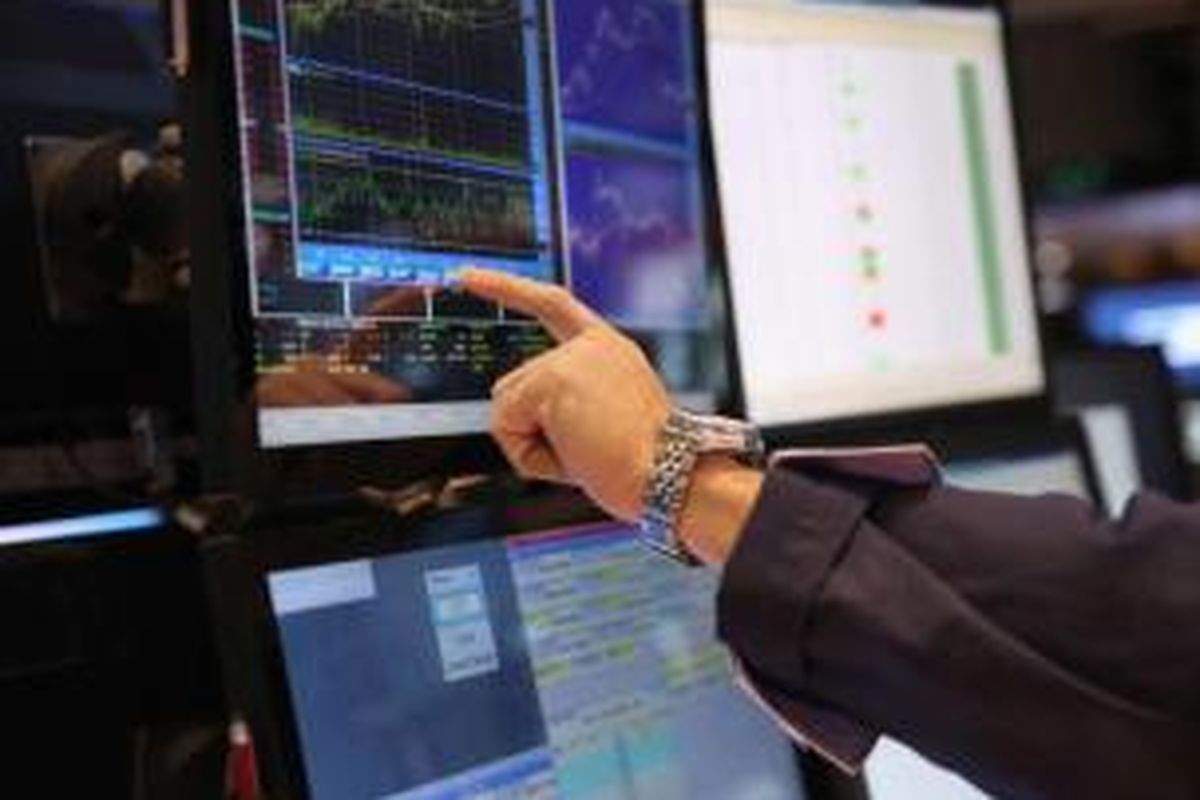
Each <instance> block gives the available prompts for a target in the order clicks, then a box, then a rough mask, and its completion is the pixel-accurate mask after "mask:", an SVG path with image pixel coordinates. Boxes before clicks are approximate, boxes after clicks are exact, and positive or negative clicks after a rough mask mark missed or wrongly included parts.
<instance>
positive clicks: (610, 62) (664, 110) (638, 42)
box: [555, 0, 694, 142]
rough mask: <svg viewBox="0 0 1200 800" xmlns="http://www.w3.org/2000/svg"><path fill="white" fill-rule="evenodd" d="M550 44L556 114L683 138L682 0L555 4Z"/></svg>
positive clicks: (685, 7)
mask: <svg viewBox="0 0 1200 800" xmlns="http://www.w3.org/2000/svg"><path fill="white" fill-rule="evenodd" d="M558 10H559V11H558V14H557V16H556V26H555V34H556V46H557V49H558V53H559V65H560V66H559V73H560V78H559V101H560V103H561V105H562V113H563V116H564V117H565V118H566V119H568V120H571V121H573V122H577V123H587V124H591V125H597V126H600V127H603V128H609V129H618V130H621V131H624V132H628V133H631V134H636V135H642V136H649V137H654V138H656V139H666V140H671V141H677V142H678V141H685V140H687V138H688V137H689V136H690V135H691V127H692V126H693V124H694V119H693V117H692V114H693V112H694V90H693V86H692V74H691V65H690V63H689V62H690V60H691V54H690V52H689V50H690V47H691V44H690V37H691V34H692V31H691V27H690V25H691V13H690V3H688V2H681V0H584V1H583V2H579V1H578V0H576V2H570V0H568V2H559V3H558Z"/></svg>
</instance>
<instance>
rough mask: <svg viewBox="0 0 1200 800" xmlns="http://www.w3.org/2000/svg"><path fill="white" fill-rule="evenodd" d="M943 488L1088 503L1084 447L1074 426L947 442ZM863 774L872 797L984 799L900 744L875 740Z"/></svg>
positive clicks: (1089, 476)
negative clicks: (1048, 496)
mask: <svg viewBox="0 0 1200 800" xmlns="http://www.w3.org/2000/svg"><path fill="white" fill-rule="evenodd" d="M943 449H944V451H945V456H946V463H945V467H944V478H945V481H946V483H947V484H948V485H950V486H953V487H956V488H960V489H967V490H971V491H979V492H996V493H1004V494H1018V495H1028V496H1037V495H1043V494H1065V495H1070V496H1073V497H1078V498H1081V499H1084V500H1088V501H1091V502H1095V501H1096V499H1097V490H1096V480H1095V476H1094V473H1093V470H1092V462H1091V457H1090V451H1089V449H1088V447H1087V444H1086V441H1085V439H1084V438H1083V433H1082V431H1081V430H1080V428H1079V426H1078V425H1077V424H1075V423H1071V422H1063V423H1061V424H1058V425H1050V424H1046V425H1041V426H1038V425H1032V426H1031V425H1026V424H1017V425H1014V426H1011V427H1008V428H1007V429H1005V428H1000V429H997V430H995V431H992V432H991V433H990V434H987V433H985V434H984V436H983V437H982V438H976V439H975V440H974V441H965V440H964V441H958V442H954V441H951V442H948V443H946V444H945V445H944V447H943ZM864 776H865V779H866V784H867V788H868V790H869V792H870V796H871V800H914V799H915V798H920V800H984V798H986V797H987V795H986V794H985V793H983V792H981V791H980V790H978V789H977V788H975V787H974V786H973V785H972V784H971V783H970V782H969V781H967V780H966V779H964V778H963V777H961V776H959V775H957V774H955V773H954V772H951V771H949V770H946V769H944V768H942V767H940V766H938V765H936V764H933V763H932V762H930V761H928V760H927V759H925V758H924V757H923V756H921V755H920V754H919V753H916V752H915V751H913V750H911V749H910V748H908V747H906V746H905V745H904V744H901V743H900V742H897V741H894V740H892V739H884V740H882V741H881V742H880V743H879V744H878V745H877V746H876V748H875V750H874V751H873V752H872V753H871V756H870V758H868V759H867V762H866V765H865V767H864Z"/></svg>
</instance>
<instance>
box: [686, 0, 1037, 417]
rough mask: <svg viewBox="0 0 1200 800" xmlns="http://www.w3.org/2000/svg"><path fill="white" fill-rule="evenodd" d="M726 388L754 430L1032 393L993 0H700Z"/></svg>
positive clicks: (1029, 326) (1018, 213)
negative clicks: (732, 346)
mask: <svg viewBox="0 0 1200 800" xmlns="http://www.w3.org/2000/svg"><path fill="white" fill-rule="evenodd" d="M708 10H709V13H708V16H707V22H706V25H707V36H708V54H709V59H708V63H709V75H710V106H711V110H712V125H713V141H714V148H715V155H716V162H717V174H718V178H719V187H720V196H721V204H722V213H723V219H724V231H725V241H726V247H727V250H728V261H729V271H730V278H729V283H730V290H731V296H732V307H733V312H734V314H733V315H734V322H735V327H736V337H737V355H738V360H739V367H740V375H741V390H742V395H743V398H744V402H745V406H746V408H747V410H748V412H749V414H750V416H751V417H752V418H753V419H755V420H756V421H757V422H759V423H761V424H764V425H768V426H796V425H812V424H815V423H829V422H830V421H837V420H847V419H849V418H853V417H872V416H882V415H893V414H896V413H899V412H913V413H916V412H921V411H926V410H931V409H946V408H948V407H951V406H976V405H979V406H983V405H991V404H993V403H1000V402H1005V401H1012V400H1013V399H1014V398H1028V397H1030V396H1035V395H1039V394H1040V393H1042V392H1043V389H1044V382H1045V381H1044V371H1043V367H1042V359H1041V355H1040V348H1039V341H1038V325H1037V313H1036V308H1035V302H1034V296H1033V292H1032V286H1031V280H1030V268H1029V267H1030V264H1029V261H1030V259H1029V249H1028V246H1027V243H1028V240H1027V236H1026V224H1025V215H1024V212H1023V204H1022V196H1021V187H1020V182H1019V175H1018V158H1017V147H1016V141H1015V139H1016V136H1015V131H1014V123H1013V110H1012V104H1011V102H1010V94H1009V79H1008V70H1007V62H1006V57H1005V28H1004V20H1003V17H1002V12H1001V9H1000V4H999V3H995V2H962V3H953V2H950V3H948V2H936V3H930V2H905V3H896V2H871V0H861V1H859V2H855V1H851V2H833V1H832V0H830V1H829V2H805V1H801V2H797V1H796V0H712V2H711V3H709V4H708Z"/></svg>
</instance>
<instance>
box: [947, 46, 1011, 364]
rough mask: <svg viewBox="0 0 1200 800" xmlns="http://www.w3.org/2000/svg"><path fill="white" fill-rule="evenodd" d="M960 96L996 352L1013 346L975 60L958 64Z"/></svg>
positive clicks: (989, 324)
mask: <svg viewBox="0 0 1200 800" xmlns="http://www.w3.org/2000/svg"><path fill="white" fill-rule="evenodd" d="M958 96H959V101H960V102H961V104H962V122H963V134H964V138H965V140H966V144H967V166H968V168H969V170H970V173H971V175H970V179H971V201H972V205H973V206H974V216H975V243H976V248H977V250H978V254H979V267H980V270H981V271H982V273H983V301H984V309H985V311H986V313H987V328H988V340H989V341H990V343H991V348H992V352H993V353H995V354H996V355H1003V354H1005V353H1007V352H1008V351H1009V350H1010V349H1011V347H1012V337H1011V335H1010V332H1009V329H1008V314H1007V313H1006V310H1005V307H1004V273H1003V265H1002V264H1001V263H1000V238H999V236H998V234H997V232H996V206H995V195H994V194H993V193H992V173H991V168H990V165H989V162H988V146H987V136H986V132H985V129H984V121H983V100H982V98H981V95H980V90H979V73H978V70H977V69H976V68H975V65H974V64H970V63H967V62H963V63H961V64H959V65H958Z"/></svg>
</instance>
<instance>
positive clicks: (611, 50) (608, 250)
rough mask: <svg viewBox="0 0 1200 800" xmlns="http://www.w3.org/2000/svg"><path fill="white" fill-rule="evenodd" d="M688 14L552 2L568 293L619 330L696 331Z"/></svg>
mask: <svg viewBox="0 0 1200 800" xmlns="http://www.w3.org/2000/svg"><path fill="white" fill-rule="evenodd" d="M692 15H693V4H692V3H690V2H686V1H685V0H580V1H576V2H559V3H557V4H556V14H555V34H556V41H555V44H556V52H557V54H558V75H559V86H558V97H559V102H560V109H561V114H562V127H563V137H564V140H565V143H566V147H565V148H564V153H565V158H566V164H565V175H566V182H565V186H564V190H563V191H564V196H565V202H566V209H567V219H568V226H567V227H568V230H567V242H568V257H569V259H570V264H571V276H572V283H573V287H572V288H573V289H574V290H575V291H576V293H578V294H579V295H580V296H581V297H582V298H584V299H585V300H586V301H587V302H588V303H589V304H591V305H592V306H594V307H596V308H598V309H599V310H601V311H602V312H603V313H604V314H605V315H606V316H608V317H609V318H611V319H613V320H615V321H617V322H619V323H620V324H622V325H624V326H625V327H627V328H629V329H632V330H639V331H662V330H680V329H693V330H698V329H703V328H705V327H706V326H707V324H708V321H709V320H708V317H707V303H706V301H705V291H706V278H707V269H708V267H709V264H708V248H707V242H706V240H705V229H704V224H705V214H704V200H703V194H702V181H701V159H700V150H699V125H700V119H699V114H698V109H697V103H696V75H695V71H694V69H693V61H694V58H695V53H694V46H695V45H694V43H693V41H692V38H693V35H694V28H693V22H694V19H693V16H692Z"/></svg>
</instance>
